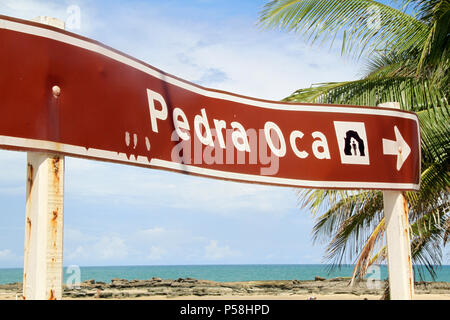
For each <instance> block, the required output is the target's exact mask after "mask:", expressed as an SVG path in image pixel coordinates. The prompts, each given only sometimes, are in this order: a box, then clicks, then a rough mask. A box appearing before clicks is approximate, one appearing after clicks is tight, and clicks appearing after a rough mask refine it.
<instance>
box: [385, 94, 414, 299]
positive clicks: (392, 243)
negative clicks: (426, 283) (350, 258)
mask: <svg viewBox="0 0 450 320" xmlns="http://www.w3.org/2000/svg"><path fill="white" fill-rule="evenodd" d="M380 107H386V108H396V109H400V104H399V103H394V102H386V103H383V104H381V105H380ZM387 149H388V151H389V152H390V153H391V154H394V153H397V154H398V158H399V159H402V157H407V155H405V153H409V152H410V150H408V149H407V147H406V148H405V145H404V144H403V142H398V141H397V143H392V142H387ZM383 202H384V217H385V221H386V244H387V258H388V270H389V291H390V297H391V299H393V300H411V299H412V298H413V296H414V275H413V269H412V261H411V243H410V237H409V220H408V203H407V201H406V199H405V197H404V195H403V192H401V191H383Z"/></svg>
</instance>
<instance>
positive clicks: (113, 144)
mask: <svg viewBox="0 0 450 320" xmlns="http://www.w3.org/2000/svg"><path fill="white" fill-rule="evenodd" d="M30 51H32V52H33V54H31V55H30ZM0 70H2V72H1V73H0V112H1V114H2V117H0V148H4V149H12V150H22V151H27V152H30V151H33V152H44V153H49V154H51V155H52V156H51V157H50V160H49V162H48V163H47V162H46V164H45V165H44V166H43V167H42V168H43V169H42V170H43V171H42V172H43V175H44V176H48V177H49V179H50V178H51V175H50V173H52V172H55V170H56V171H58V172H59V174H62V172H63V169H62V168H63V164H62V163H63V161H61V160H62V159H61V158H59V159H60V161H59V162H58V161H56V162H58V168H59V169H58V170H57V169H56V167H55V166H54V165H55V164H56V162H55V159H56V158H55V155H58V156H59V157H62V156H64V155H69V156H74V157H81V158H87V159H95V160H102V161H110V162H117V163H122V164H128V165H135V166H142V167H148V168H153V169H162V170H170V171H175V172H180V173H184V174H191V175H199V176H204V177H210V178H216V179H225V180H232V181H240V182H247V183H259V184H269V185H277V186H291V187H306V188H319V189H373V190H391V191H396V192H401V191H405V190H418V189H419V183H420V132H419V122H418V118H417V115H416V114H415V113H412V112H406V111H402V110H396V109H392V108H383V107H381V108H373V107H361V106H342V105H319V104H304V103H286V102H280V101H268V100H261V99H255V98H250V97H245V96H241V95H236V94H232V93H228V92H224V91H218V90H213V89H208V88H204V87H201V86H198V85H196V84H193V83H190V82H188V81H185V80H182V79H180V78H177V77H175V76H172V75H170V74H167V73H165V72H163V71H161V70H158V69H156V68H154V67H152V66H150V65H148V64H146V63H144V62H142V61H140V60H137V59H135V58H133V57H130V56H128V55H126V54H124V53H121V52H119V51H117V50H114V49H112V48H110V47H107V46H105V45H103V44H101V43H99V42H96V41H93V40H91V39H87V38H84V37H81V36H79V35H76V34H73V33H70V32H67V31H64V30H61V29H58V28H55V27H52V26H48V25H43V24H40V23H35V22H29V21H24V20H19V19H15V18H10V17H5V16H0ZM42 158H43V157H40V158H39V159H36V161H34V160H33V161H32V160H30V163H31V164H32V166H29V168H31V169H29V170H31V171H32V172H31V173H30V174H29V178H30V177H33V174H35V172H34V170H35V165H36V164H38V163H40V162H39V161H40V159H42ZM52 159H53V160H52ZM33 163H34V165H33ZM52 166H53V167H52ZM61 169H62V170H61ZM52 170H53V171H52ZM29 180H30V181H31V182H33V181H34V183H35V180H33V178H31V179H29ZM38 180H39V181H42V179H40V178H38ZM58 181H59V182H60V185H58V187H57V188H55V189H51V188H50V187H49V188H48V190H59V191H55V193H54V194H53V193H52V194H53V195H54V197H53V196H52V197H53V198H52V199H57V196H61V198H60V200H52V201H53V202H51V205H50V204H48V205H47V204H46V205H45V206H44V205H43V207H45V208H47V209H45V210H47V211H46V212H47V213H46V214H47V215H49V214H50V216H49V217H52V214H54V211H58V217H61V219H62V215H60V213H59V210H60V211H61V214H62V192H63V188H62V182H63V179H60V180H58ZM49 186H51V185H50V184H49ZM29 190H30V191H29V193H30V194H31V195H30V196H29V198H33V187H32V186H30V188H29ZM39 192H40V190H39ZM45 192H46V191H45ZM39 194H41V193H39ZM34 197H37V196H34ZM386 198H387V197H386ZM58 199H59V198H58ZM46 201H47V200H46ZM42 203H47V202H45V201H43V202H42ZM31 207H33V205H32V206H31ZM388 207H390V205H387V206H386V208H388ZM27 210H28V206H27ZM48 210H50V211H48ZM387 211H388V210H386V212H387ZM386 214H388V213H386ZM30 217H31V218H33V217H32V216H30ZM58 217H57V219H58ZM30 221H31V229H30V230H31V239H33V230H34V229H33V226H34V224H33V220H32V219H30ZM50 221H51V220H50ZM58 223H61V226H62V220H61V222H58ZM37 227H39V228H41V227H40V226H37ZM42 228H44V227H42ZM45 228H47V227H45ZM46 230H50V229H46ZM60 231H61V232H57V234H56V236H57V237H58V236H61V237H62V229H61V230H60ZM51 235H52V233H50V234H49V235H48V238H47V239H51V238H50V236H51ZM27 239H28V237H27ZM61 239H62V238H61ZM61 241H62V240H61ZM31 242H32V244H30V245H34V243H35V242H34V241H33V240H31ZM49 243H50V242H49ZM52 243H53V242H52ZM56 246H61V248H62V243H59V242H57V244H56ZM26 247H27V245H26ZM390 250H391V252H392V251H393V250H394V251H395V249H392V246H391V247H390ZM34 259H35V258H29V257H28V258H27V260H26V261H27V262H26V265H29V266H31V265H30V263H34V262H28V261H34ZM42 259H43V258H39V259H38V260H39V261H42ZM55 261H61V263H62V258H61V260H58V257H55ZM39 268H42V267H39ZM402 272H403V271H402ZM24 277H26V278H28V274H25V276H24ZM33 281H34V280H33ZM53 294H56V292H53ZM46 296H47V297H50V296H49V292H46ZM40 297H41V296H40ZM57 297H59V296H57Z"/></svg>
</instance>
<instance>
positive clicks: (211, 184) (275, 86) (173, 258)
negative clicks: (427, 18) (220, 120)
mask: <svg viewBox="0 0 450 320" xmlns="http://www.w3.org/2000/svg"><path fill="white" fill-rule="evenodd" d="M265 2H266V1H262V0H253V1H235V0H232V1H231V0H189V1H186V0H183V1H181V0H180V1H175V0H169V1H76V0H72V1H32V0H2V2H1V3H0V14H5V15H10V16H14V17H19V18H25V19H32V18H34V17H36V16H39V15H47V16H53V17H57V18H59V19H61V20H67V19H68V13H67V8H68V7H70V6H71V5H77V6H79V8H80V10H81V11H80V12H81V25H80V27H81V28H80V29H74V30H70V31H73V32H76V33H79V34H82V35H84V36H87V37H89V38H92V39H95V40H98V41H100V42H103V43H105V44H107V45H109V46H111V47H113V48H116V49H118V50H120V51H123V52H125V53H127V54H130V55H132V56H134V57H136V58H139V59H141V60H143V61H145V62H147V63H149V64H151V65H153V66H155V67H157V68H160V69H162V70H164V71H166V72H169V73H172V74H174V75H176V76H179V77H181V78H184V79H186V80H189V81H192V82H195V83H198V84H200V85H203V86H206V87H212V88H217V89H221V90H226V91H231V92H235V93H240V94H244V95H248V96H254V97H259V98H266V99H272V100H279V99H282V98H284V97H286V96H288V95H289V94H291V93H292V92H293V91H295V90H296V89H298V88H300V87H309V86H310V85H311V84H313V83H319V82H328V81H340V80H352V79H356V78H357V77H358V75H359V74H360V70H361V68H362V63H361V62H360V63H357V62H355V61H351V60H349V59H345V58H342V57H341V56H340V54H339V50H338V49H332V50H329V49H328V47H317V46H310V45H308V44H306V43H305V41H304V39H302V38H299V37H298V36H295V35H292V34H287V33H284V32H276V31H261V30H259V29H258V28H257V27H256V21H257V16H258V11H259V10H260V9H261V7H262V6H263V4H264V3H265ZM0 167H1V168H2V170H1V171H0V203H1V204H2V206H1V213H0V267H21V266H22V265H23V239H24V219H25V174H26V153H20V152H10V151H3V150H2V151H0ZM65 170H66V171H65V174H66V177H65V208H64V211H65V217H64V219H65V230H64V231H65V234H64V264H65V265H70V264H77V265H81V266H87V265H149V264H158V265H166V264H240V263H320V262H322V261H323V260H322V256H323V253H324V245H323V244H316V245H313V244H312V241H311V229H312V226H313V219H312V218H311V216H310V215H309V213H308V212H306V211H302V210H299V209H298V206H297V199H296V195H295V190H294V189H292V188H281V187H268V186H258V185H250V184H240V183H233V182H224V181H216V180H211V179H206V178H197V177H191V176H184V175H180V174H176V173H169V172H163V171H156V170H150V169H144V168H135V167H131V166H130V167H128V166H124V165H117V164H110V163H102V162H95V161H88V160H82V159H75V158H69V157H66V169H65Z"/></svg>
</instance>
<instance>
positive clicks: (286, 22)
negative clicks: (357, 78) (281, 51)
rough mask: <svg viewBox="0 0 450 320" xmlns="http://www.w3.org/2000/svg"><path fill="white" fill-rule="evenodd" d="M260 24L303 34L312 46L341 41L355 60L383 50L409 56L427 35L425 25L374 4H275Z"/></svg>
mask: <svg viewBox="0 0 450 320" xmlns="http://www.w3.org/2000/svg"><path fill="white" fill-rule="evenodd" d="M259 24H260V25H261V26H262V27H265V28H276V27H278V28H280V29H284V30H288V31H293V32H296V33H301V34H302V35H304V36H306V37H308V38H309V39H310V40H311V42H315V41H317V40H319V39H322V41H325V40H328V39H334V38H337V37H342V39H343V40H342V52H343V53H347V54H352V55H353V56H355V57H360V56H361V55H362V54H363V53H366V54H367V55H369V54H371V53H373V52H375V51H376V50H378V49H380V48H383V49H384V48H395V49H396V50H397V51H398V52H407V51H410V50H412V49H414V48H417V47H420V46H421V44H422V43H423V42H424V41H425V39H426V38H427V35H428V27H427V25H426V24H425V23H423V22H422V21H420V20H417V19H415V18H414V17H412V16H410V15H408V14H406V13H405V12H403V11H401V10H397V9H394V8H392V7H390V6H387V5H384V4H383V3H380V2H377V1H372V0H316V1H312V0H273V1H270V2H268V3H267V4H266V5H265V6H264V8H263V9H262V11H261V12H260V17H259Z"/></svg>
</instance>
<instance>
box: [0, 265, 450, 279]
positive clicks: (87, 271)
mask: <svg viewBox="0 0 450 320" xmlns="http://www.w3.org/2000/svg"><path fill="white" fill-rule="evenodd" d="M378 270H379V274H380V277H381V279H387V277H388V273H387V267H386V266H385V265H381V266H380V269H378ZM69 271H70V270H69ZM80 271H81V281H85V280H89V279H94V280H96V281H102V282H110V281H111V279H113V278H122V279H128V280H133V279H138V280H145V279H150V278H152V277H159V278H162V279H178V278H195V279H203V280H213V281H222V282H223V281H251V280H294V279H296V280H313V279H314V277H315V276H320V277H324V278H335V277H350V276H351V274H352V271H353V266H352V265H345V266H343V267H342V268H341V269H336V270H333V271H332V272H329V266H327V265H323V264H321V265H309V264H308V265H307V264H303V265H302V264H288V265H280V264H275V265H265V264H264V265H181V266H175V265H171V266H116V267H114V266H108V267H80ZM375 271H377V270H375ZM415 273H416V276H415V280H416V281H419V280H422V279H420V277H419V275H418V273H417V272H415ZM71 274H72V272H68V269H67V267H65V268H64V279H67V277H69V276H71ZM423 280H424V281H432V278H431V277H430V276H429V275H428V274H427V275H426V276H425V277H424V278H423ZM64 281H65V280H64ZM436 281H446V282H450V266H449V265H446V266H441V267H438V268H437V278H436ZM13 282H22V269H21V268H15V269H0V284H5V283H13Z"/></svg>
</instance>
